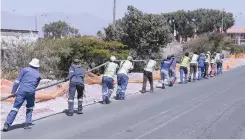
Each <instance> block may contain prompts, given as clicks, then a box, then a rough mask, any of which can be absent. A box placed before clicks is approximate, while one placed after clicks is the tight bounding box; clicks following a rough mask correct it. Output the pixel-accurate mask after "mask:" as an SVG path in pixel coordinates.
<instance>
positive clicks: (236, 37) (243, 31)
mask: <svg viewBox="0 0 245 140" xmlns="http://www.w3.org/2000/svg"><path fill="white" fill-rule="evenodd" d="M226 33H227V35H228V36H229V37H231V38H232V40H233V42H234V44H237V45H245V26H243V27H235V26H233V27H231V28H229V29H227V31H226Z"/></svg>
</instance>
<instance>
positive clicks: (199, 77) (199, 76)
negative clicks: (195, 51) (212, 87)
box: [198, 66, 202, 80]
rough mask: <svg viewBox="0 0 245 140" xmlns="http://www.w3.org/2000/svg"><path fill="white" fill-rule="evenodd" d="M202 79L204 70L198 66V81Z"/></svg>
mask: <svg viewBox="0 0 245 140" xmlns="http://www.w3.org/2000/svg"><path fill="white" fill-rule="evenodd" d="M201 79H202V68H201V67H200V66H198V80H201Z"/></svg>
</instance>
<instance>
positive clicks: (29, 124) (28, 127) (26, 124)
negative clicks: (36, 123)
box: [24, 123, 32, 129]
mask: <svg viewBox="0 0 245 140" xmlns="http://www.w3.org/2000/svg"><path fill="white" fill-rule="evenodd" d="M31 125H32V123H25V126H24V129H31Z"/></svg>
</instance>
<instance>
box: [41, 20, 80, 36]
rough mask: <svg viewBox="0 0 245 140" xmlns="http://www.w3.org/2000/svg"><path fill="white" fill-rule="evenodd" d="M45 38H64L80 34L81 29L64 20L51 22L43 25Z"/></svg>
mask: <svg viewBox="0 0 245 140" xmlns="http://www.w3.org/2000/svg"><path fill="white" fill-rule="evenodd" d="M43 32H44V37H45V38H62V37H68V36H80V34H79V30H78V29H76V28H74V27H71V26H70V25H68V24H67V23H66V22H64V21H57V22H51V23H49V24H45V25H44V26H43Z"/></svg>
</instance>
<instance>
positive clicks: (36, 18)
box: [35, 15, 37, 31]
mask: <svg viewBox="0 0 245 140" xmlns="http://www.w3.org/2000/svg"><path fill="white" fill-rule="evenodd" d="M35 30H36V31H37V16H36V15H35Z"/></svg>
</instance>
